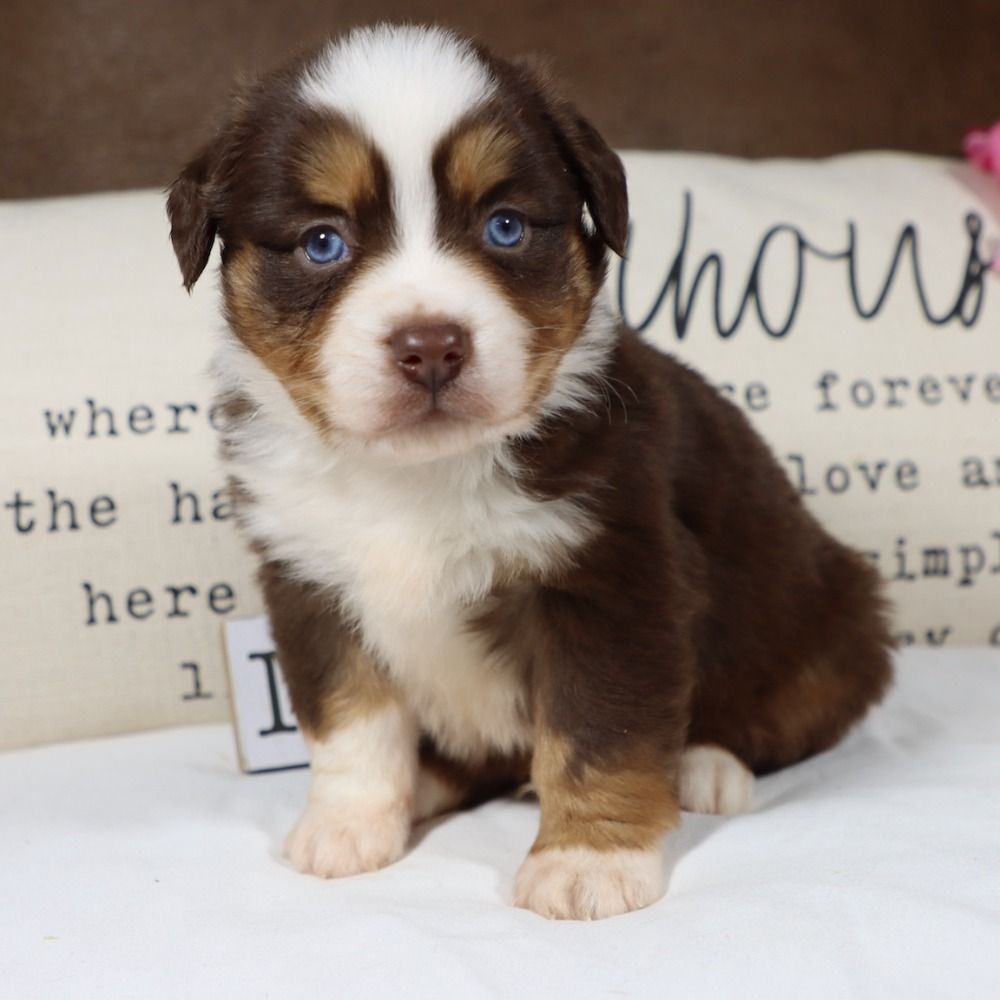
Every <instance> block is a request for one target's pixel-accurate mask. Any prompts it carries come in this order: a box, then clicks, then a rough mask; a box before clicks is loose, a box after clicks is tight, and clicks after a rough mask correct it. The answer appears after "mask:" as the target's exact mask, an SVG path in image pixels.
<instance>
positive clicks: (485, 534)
mask: <svg viewBox="0 0 1000 1000" xmlns="http://www.w3.org/2000/svg"><path fill="white" fill-rule="evenodd" d="M215 367H216V372H217V373H219V376H220V379H221V381H222V385H223V388H224V390H226V389H228V390H235V391H240V392H243V393H246V394H247V395H248V396H249V398H251V399H252V400H253V401H254V402H255V403H256V411H255V414H254V416H253V417H252V418H251V419H250V420H249V421H248V422H246V423H245V424H242V425H240V426H238V427H237V428H235V429H234V431H233V435H232V436H233V442H232V443H233V454H232V457H231V459H230V462H229V471H230V472H231V473H233V474H234V475H236V476H237V477H238V478H239V479H240V480H241V481H242V482H243V483H245V485H246V486H247V487H248V489H249V490H250V492H251V493H252V494H253V495H254V497H255V501H256V502H254V503H253V504H250V505H248V506H247V508H246V510H245V511H244V522H245V527H246V528H247V530H248V531H249V533H250V535H251V536H252V537H253V538H255V539H257V540H258V541H260V542H261V543H263V544H264V545H265V546H266V548H267V551H268V553H269V554H270V555H271V556H272V557H274V558H277V559H281V560H284V561H286V562H287V563H289V564H290V565H291V566H292V567H293V569H294V570H295V571H296V572H297V573H299V574H300V575H301V576H302V578H303V579H307V580H310V581H312V582H314V583H317V584H319V585H321V586H324V587H326V588H328V589H329V591H330V593H331V596H333V595H336V596H337V598H338V599H339V600H340V603H341V607H342V609H343V610H344V611H345V612H346V613H347V614H348V616H349V617H350V618H351V619H353V620H354V621H355V622H357V624H358V625H359V626H360V634H361V637H362V640H363V642H364V644H365V646H366V647H367V648H368V650H369V651H370V652H371V653H372V654H373V655H374V656H375V658H376V659H377V660H378V661H379V662H381V663H383V664H384V665H385V666H386V667H387V668H388V670H389V672H390V673H391V674H392V676H393V677H394V678H395V679H396V681H397V683H398V684H399V686H400V688H401V689H402V690H403V692H404V694H405V695H406V697H407V700H408V702H409V703H410V705H411V707H412V708H413V710H414V712H415V713H416V715H417V718H418V720H419V721H420V723H421V725H422V726H423V727H424V728H425V729H426V730H427V731H428V732H430V733H431V734H432V735H433V736H434V737H435V738H436V739H437V740H439V742H440V744H441V747H442V749H444V750H445V751H446V752H448V753H452V754H454V755H456V756H458V757H464V758H479V757H482V756H483V755H484V754H485V753H487V752H488V751H489V750H491V749H495V750H500V751H504V752H509V751H512V750H516V749H520V748H525V747H527V746H528V744H529V742H530V731H529V727H528V722H527V718H526V711H525V705H524V691H523V686H522V683H521V679H520V677H519V676H518V675H517V673H516V672H515V671H514V669H513V667H512V666H511V665H510V664H508V663H506V662H505V661H504V660H503V658H502V657H500V656H498V655H496V654H491V653H490V652H489V651H488V650H487V648H486V646H485V643H484V642H483V640H482V639H481V638H480V637H479V636H478V635H477V634H476V633H475V632H474V631H470V630H469V628H468V624H469V609H470V608H471V607H472V606H473V605H475V604H476V603H477V602H478V601H480V600H481V599H482V598H484V597H486V596H487V595H488V594H489V592H490V590H491V588H492V586H493V584H494V582H495V580H496V576H497V573H498V571H499V570H501V569H502V568H503V566H504V564H506V563H507V562H508V561H515V562H517V563H519V564H521V565H524V566H528V567H533V568H535V569H536V570H538V571H542V570H544V569H546V568H548V567H551V566H552V565H553V564H554V563H557V562H559V561H560V560H564V559H568V558H571V553H572V551H573V550H574V549H576V548H577V547H578V546H579V545H580V544H581V543H582V542H583V541H584V540H585V539H586V538H587V537H588V534H589V532H590V530H591V525H590V523H589V521H588V519H587V517H586V516H585V515H584V514H583V513H582V511H581V510H580V509H579V508H578V507H577V505H576V503H575V502H574V501H573V500H571V499H560V500H554V501H545V500H538V499H535V498H532V497H529V496H527V495H525V494H524V493H522V492H521V490H520V489H519V488H518V486H517V483H516V481H515V478H514V471H515V470H513V469H512V467H511V462H510V458H509V456H508V454H507V449H506V447H505V446H504V445H503V444H502V443H501V444H489V445H482V446H478V447H475V448H473V449H471V450H470V451H468V452H466V453H464V454H460V455H456V456H453V457H448V458H441V459H437V460H434V461H427V462H423V463H421V464H411V465H400V464H398V463H396V462H394V461H390V460H388V459H386V458H385V457H384V456H383V455H381V454H372V453H370V452H369V451H368V450H366V449H365V448H364V447H361V446H358V445H357V444H356V443H354V442H351V441H349V440H345V441H341V442H339V444H335V445H333V446H331V445H330V444H328V443H327V442H324V441H323V440H322V439H321V438H320V436H319V434H318V433H317V432H316V431H315V430H314V429H313V427H312V425H310V424H309V423H308V422H307V421H306V420H305V419H304V418H303V417H302V416H301V415H300V414H299V413H298V411H297V409H296V408H295V406H294V404H293V403H292V402H291V400H290V399H289V398H288V396H287V394H286V393H285V390H284V388H283V387H282V385H281V383H280V382H279V381H278V380H277V379H276V378H275V377H274V376H273V375H272V374H271V373H270V372H269V371H268V370H267V369H266V368H265V367H264V365H263V364H261V363H260V362H259V361H258V360H257V359H256V358H254V357H253V355H252V354H250V353H249V352H248V351H246V350H245V349H244V348H242V347H241V346H239V345H238V344H237V342H236V341H235V340H234V339H232V338H230V339H228V340H227V341H226V343H225V345H224V346H223V348H222V349H221V351H220V353H219V356H218V357H217V360H216V365H215Z"/></svg>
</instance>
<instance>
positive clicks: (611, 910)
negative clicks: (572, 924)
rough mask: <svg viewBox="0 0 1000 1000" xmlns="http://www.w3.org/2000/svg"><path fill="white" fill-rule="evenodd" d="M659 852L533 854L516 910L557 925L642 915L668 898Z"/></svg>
mask: <svg viewBox="0 0 1000 1000" xmlns="http://www.w3.org/2000/svg"><path fill="white" fill-rule="evenodd" d="M663 890H664V869H663V854H662V852H661V851H660V850H659V849H656V850H648V851H639V850H618V851H595V850H592V849H590V848H585V847H567V848H551V849H549V850H543V851H539V852H538V853H537V854H529V855H528V857H527V859H526V860H525V862H524V864H522V865H521V870H520V871H519V872H518V873H517V878H516V880H515V882H514V905H515V906H520V907H523V908H524V909H526V910H534V911H535V913H538V914H540V915H541V916H543V917H549V918H550V919H556V920H600V919H601V918H603V917H612V916H615V915H616V914H619V913H628V912H629V911H631V910H639V909H641V908H642V907H644V906H649V904H650V903H655V902H656V900H658V899H659V898H660V897H661V896H662V895H663Z"/></svg>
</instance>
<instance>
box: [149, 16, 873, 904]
mask: <svg viewBox="0 0 1000 1000" xmlns="http://www.w3.org/2000/svg"><path fill="white" fill-rule="evenodd" d="M168 211H169V215H170V220H171V223H172V230H171V237H172V240H173V245H174V248H175V250H176V253H177V258H178V260H179V262H180V267H181V271H182V274H183V279H184V284H185V286H186V287H187V288H189V289H190V287H191V286H192V285H193V284H194V283H195V281H196V280H197V278H198V276H199V275H200V274H201V272H202V270H203V269H204V267H205V265H206V262H207V261H208V258H209V253H210V251H211V248H212V245H213V243H214V241H215V239H216V237H218V238H219V239H220V240H221V244H222V270H221V275H222V288H223V293H224V298H225V308H226V314H227V318H228V322H229V327H230V329H231V333H230V334H229V335H228V336H226V337H225V339H224V340H223V342H222V343H221V345H220V347H219V349H218V352H217V356H216V359H215V363H214V371H215V375H216V378H217V381H218V387H219V392H220V399H221V400H222V401H223V403H224V411H225V414H226V421H225V424H226V426H225V428H224V432H223V453H224V458H225V462H226V464H227V468H228V472H229V475H230V477H231V487H232V491H233V495H234V497H235V499H236V502H237V505H238V516H239V523H240V525H241V526H242V530H243V531H244V532H245V534H246V536H247V538H248V539H249V541H250V544H251V545H252V547H253V549H254V550H255V552H256V553H257V554H258V555H259V557H260V561H261V568H260V581H261V584H262V587H263V592H264V596H265V599H266V602H267V608H268V610H269V613H270V619H271V625H272V629H273V633H274V638H275V642H276V645H277V652H278V657H279V659H280V662H281V666H282V669H283V670H284V674H285V677H286V679H287V682H288V687H289V690H290V693H291V698H292V702H293V705H294V708H295V712H296V714H297V716H298V719H299V722H300V725H301V727H302V731H303V733H304V735H305V737H306V741H307V743H308V746H309V752H310V759H311V765H312V779H311V780H312V784H311V791H310V795H309V801H308V804H307V806H306V808H305V812H304V814H303V816H302V818H301V819H300V820H299V822H298V825H297V826H296V827H295V828H294V829H293V831H292V832H291V834H290V836H289V838H288V841H287V845H286V853H287V856H288V858H289V859H290V861H291V863H292V864H293V865H294V866H295V867H296V868H298V869H300V870H301V871H303V872H311V873H313V874H316V875H320V876H325V877H332V876H343V875H352V874H355V873H358V872H366V871H371V870H373V869H377V868H380V867H382V866H384V865H388V864H391V863H392V862H393V861H395V860H396V859H397V858H399V857H400V856H401V855H402V854H403V852H404V850H405V848H406V844H407V839H408V837H409V834H410V828H411V825H412V824H413V822H414V821H415V820H418V819H421V818H425V817H428V816H431V815H434V814H436V813H439V812H442V811H445V810H449V809H454V808H456V807H459V806H462V805H466V804H470V803H474V802H477V801H481V800H483V799H484V798H486V797H488V796H491V795H494V794H497V793H499V792H502V791H505V790H510V789H513V788H516V787H517V786H519V785H521V784H523V783H524V782H526V781H529V780H530V782H531V783H532V785H533V787H534V789H535V790H536V792H537V794H538V798H539V800H540V804H541V824H540V828H539V832H538V836H537V839H536V840H535V842H534V846H533V847H532V848H531V852H530V854H529V855H528V857H527V859H526V860H525V861H524V863H523V864H522V865H521V868H520V871H519V873H518V875H517V878H516V882H515V885H514V901H515V903H516V904H517V905H519V906H523V907H527V908H530V909H532V910H535V911H536V912H538V913H540V914H543V915H545V916H548V917H563V918H596V917H606V916H609V915H611V914H617V913H622V912H625V911H628V910H633V909H636V908H639V907H643V906H646V905H647V904H649V903H652V902H653V901H654V900H656V899H657V898H658V897H659V896H661V895H662V893H663V891H664V857H663V852H662V847H661V841H662V838H663V836H664V834H666V833H667V832H668V831H670V830H671V829H673V828H674V827H676V826H677V825H678V823H679V820H680V810H681V809H682V808H688V809H694V810H703V811H707V812H718V813H731V812H737V811H739V810H742V809H745V808H746V807H747V805H748V801H749V796H750V787H751V782H752V772H758V773H760V772H766V771H770V770H772V769H774V768H779V767H783V766H785V765H787V764H791V763H793V762H795V761H798V760H801V759H802V758H804V757H806V756H808V755H810V754H814V753H816V752H818V751H820V750H824V749H826V748H827V747H830V746H831V745H832V744H833V743H835V742H836V741H837V740H838V739H839V738H840V737H841V736H842V735H843V733H844V732H845V730H846V729H847V728H848V727H849V726H850V725H851V724H852V723H853V722H855V721H856V720H857V719H858V718H859V717H860V716H861V715H862V714H863V713H864V711H865V710H866V708H867V707H868V706H869V705H870V704H872V703H873V702H874V701H875V700H876V699H878V698H879V696H880V695H881V694H882V692H883V690H884V689H885V687H886V685H887V683H888V680H889V676H890V658H889V654H888V650H889V646H890V641H889V637H888V634H887V626H886V620H885V614H884V606H883V602H882V599H881V597H880V594H879V584H878V581H877V578H876V575H875V573H874V572H873V571H872V569H870V568H869V567H868V565H867V564H866V563H865V562H864V561H863V560H862V559H861V558H860V557H859V556H858V555H856V554H855V553H854V552H852V551H850V550H848V549H847V548H845V547H844V546H843V545H841V544H839V543H838V542H836V541H835V540H834V539H832V538H831V537H830V536H829V535H828V534H826V532H825V531H824V530H823V529H822V528H821V527H820V526H819V525H818V524H817V522H816V521H815V520H814V519H813V518H812V517H811V516H810V514H809V513H808V512H807V511H806V510H805V509H804V507H803V506H802V504H801V502H800V500H799V498H798V496H797V495H796V493H795V492H794V490H793V488H792V487H791V485H790V484H789V482H788V481H787V479H786V478H785V476H784V474H783V473H782V471H781V470H780V468H779V466H778V465H777V463H776V461H775V459H774V458H773V457H772V455H771V453H770V452H769V450H768V448H767V447H766V445H765V444H764V443H763V442H762V441H761V439H760V438H759V437H758V436H757V435H756V434H755V433H754V431H753V430H752V429H751V428H750V426H749V424H748V423H747V421H746V420H745V419H744V418H743V417H742V415H741V414H740V413H739V412H738V411H737V410H736V409H735V408H734V407H733V406H731V405H730V404H729V403H727V402H726V401H724V400H723V399H722V398H721V397H720V396H718V395H717V394H716V393H715V392H714V391H713V390H712V389H711V388H710V387H709V386H708V385H707V384H706V383H705V382H704V381H703V380H702V379H701V378H700V377H699V376H698V375H696V374H695V373H694V372H692V371H691V370H690V369H688V368H686V367H684V366H683V365H681V364H679V363H678V362H677V361H675V360H672V359H671V358H669V357H667V356H665V355H663V354H661V353H659V352H657V351H656V350H654V349H653V348H652V347H650V346H649V345H648V344H646V343H644V342H643V341H642V340H641V339H640V338H639V337H638V336H637V335H636V334H634V333H633V332H631V331H629V330H627V329H624V328H623V327H622V326H621V325H620V324H619V322H618V321H617V319H616V318H615V317H614V316H613V315H612V314H611V312H610V311H609V310H608V308H607V307H606V306H605V305H604V303H603V301H602V300H601V299H600V297H599V290H600V287H601V284H602V280H603V277H604V272H605V266H606V254H607V250H608V248H610V249H611V250H612V251H614V252H615V253H616V254H621V253H622V252H623V251H624V249H625V241H626V233H627V223H628V204H627V195H626V186H625V177H624V173H623V170H622V165H621V163H620V161H619V159H618V157H617V156H616V155H615V154H614V153H613V152H612V151H611V150H610V149H609V148H608V146H607V145H606V144H605V143H604V141H603V140H602V139H601V137H600V136H599V135H598V134H597V132H596V131H595V130H594V128H593V127H592V126H591V125H590V124H589V123H588V122H587V121H586V120H585V119H583V118H582V117H581V116H580V115H579V114H578V113H577V111H576V110H575V109H574V108H573V107H572V106H571V105H570V104H568V103H566V102H565V101H564V100H563V99H561V98H560V97H559V96H557V95H556V94H555V93H554V92H553V90H552V88H551V87H550V85H549V83H548V82H547V80H546V79H545V78H544V77H543V76H542V75H541V74H540V73H539V72H538V71H536V70H534V69H532V68H530V67H529V66H527V65H524V64H521V63H518V62H508V61H506V60H503V59H500V58H497V57H496V56H494V55H491V54H490V53H489V52H487V51H486V50H485V49H483V48H481V47H479V46H477V45H474V44H472V43H470V42H467V41H464V40H462V39H460V38H458V37H455V36H454V35H452V34H450V33H448V32H445V31H442V30H438V29H423V28H413V27H406V28H394V27H386V26H381V27H377V28H374V29H371V30H363V31H355V32H353V33H352V34H350V35H348V36H347V37H345V38H344V39H342V40H339V41H334V42H332V43H330V44H328V45H327V46H325V47H324V48H323V49H322V50H321V51H320V52H319V53H318V54H316V55H314V56H313V57H311V58H306V59H303V60H300V61H298V62H296V63H294V64H293V65H291V66H289V67H287V68H285V69H283V70H281V71H279V72H277V73H275V74H273V75H271V76H268V77H266V78H264V79H263V80H262V81H260V82H259V83H257V84H256V85H254V86H251V87H250V88H249V89H247V90H246V91H245V92H244V93H242V95H241V96H240V97H239V99H238V100H237V101H236V102H235V104H234V106H233V108H232V110H231V113H230V116H229V118H228V120H227V121H226V122H225V123H224V124H223V126H222V127H221V129H220V130H219V132H218V134H217V136H216V137H215V138H214V139H213V140H212V142H211V143H210V144H209V145H208V147H207V149H205V151H204V152H203V153H202V154H201V155H200V156H198V157H197V158H196V159H195V160H194V161H193V162H192V163H190V164H189V165H188V166H187V167H186V169H185V170H184V171H183V173H182V174H181V175H180V177H179V178H178V180H177V181H176V182H175V183H174V185H173V186H172V187H171V189H170V194H169V204H168Z"/></svg>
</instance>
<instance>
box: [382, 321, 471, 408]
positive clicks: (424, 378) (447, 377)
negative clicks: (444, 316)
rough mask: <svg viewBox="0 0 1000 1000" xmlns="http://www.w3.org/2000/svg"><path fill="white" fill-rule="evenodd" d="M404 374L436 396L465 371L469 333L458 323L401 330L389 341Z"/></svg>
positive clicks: (468, 348) (410, 327) (405, 327)
mask: <svg viewBox="0 0 1000 1000" xmlns="http://www.w3.org/2000/svg"><path fill="white" fill-rule="evenodd" d="M389 346H390V347H391V348H392V353H393V356H394V357H395V359H396V363H397V364H398V365H399V367H400V368H401V369H402V372H403V374H404V375H405V376H406V377H407V378H408V379H409V380H410V381H411V382H417V383H419V384H420V385H422V386H424V387H425V388H427V389H429V390H430V391H431V393H432V394H436V393H437V391H438V389H440V388H441V386H443V385H445V384H446V383H447V382H450V381H451V380H452V379H453V378H455V376H456V375H458V373H459V372H460V371H461V370H462V365H464V364H465V360H466V358H468V356H469V350H470V340H469V334H468V331H467V330H466V329H465V327H464V326H459V325H458V324H457V323H433V324H428V325H427V326H404V327H400V328H399V329H398V330H396V331H395V333H393V334H392V336H391V337H390V338H389Z"/></svg>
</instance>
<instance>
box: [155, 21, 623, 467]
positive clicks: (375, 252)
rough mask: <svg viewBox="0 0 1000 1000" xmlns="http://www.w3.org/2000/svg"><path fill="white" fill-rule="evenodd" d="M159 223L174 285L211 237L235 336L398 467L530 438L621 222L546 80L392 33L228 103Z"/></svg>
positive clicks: (598, 144) (196, 266) (614, 162)
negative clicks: (174, 269) (172, 258)
mask: <svg viewBox="0 0 1000 1000" xmlns="http://www.w3.org/2000/svg"><path fill="white" fill-rule="evenodd" d="M168 212H169V215H170V220H171V225H172V229H171V239H172V241H173V245H174V249H175V251H176V254H177V258H178V261H179V262H180V266H181V271H182V273H183V277H184V283H185V285H186V286H187V287H188V288H190V287H191V286H192V285H193V284H194V282H195V281H196V280H197V279H198V276H199V275H200V274H201V272H202V270H203V269H204V267H205V265H206V263H207V260H208V257H209V254H210V252H211V248H212V245H213V243H214V241H215V238H216V236H218V237H219V238H220V240H221V243H222V282H223V289H224V295H225V302H226V309H227V314H228V318H229V321H230V324H231V326H232V329H233V331H234V333H235V334H236V337H237V338H238V340H239V341H240V342H241V344H242V346H243V348H244V349H246V350H248V351H250V352H252V353H253V354H254V355H256V356H257V358H258V359H259V360H260V361H261V362H263V364H264V365H265V366H266V368H267V369H268V370H269V371H270V372H271V373H272V374H273V376H275V377H277V378H278V379H280V381H281V382H282V384H283V385H284V387H285V389H286V390H287V392H288V393H289V395H290V396H291V398H292V399H293V400H294V402H295V404H296V405H297V407H298V408H299V410H300V411H301V412H302V414H303V415H304V416H305V417H306V418H307V419H309V420H310V421H311V422H312V423H313V424H314V425H315V426H316V427H317V428H318V429H319V430H320V431H321V432H322V433H323V434H324V435H325V436H327V437H328V438H334V439H337V438H344V437H350V438H355V439H358V440H361V441H363V442H365V443H366V444H368V445H373V446H375V447H386V448H388V450H390V451H392V452H393V453H397V454H406V453H412V454H413V455H417V454H420V455H424V454H426V455H435V454H444V453H448V452H454V451H456V450H460V449H462V448H464V447H469V446H472V445H474V444H476V443H478V442H481V441H484V440H491V439H497V438H500V437H502V436H504V435H506V434H510V433H517V432H519V431H523V430H525V429H526V428H528V427H530V426H531V425H532V423H533V421H534V420H535V419H536V418H537V415H538V414H539V413H540V412H541V411H542V410H543V409H544V407H545V405H546V400H547V399H549V398H550V397H551V396H552V395H553V393H555V392H557V385H556V383H557V381H558V377H559V376H560V372H561V371H562V370H563V369H565V368H566V367H567V362H566V360H565V359H566V355H567V354H568V353H569V352H571V351H572V350H573V349H574V345H578V342H579V341H580V338H581V333H582V331H583V330H584V327H585V325H586V324H587V321H588V318H589V316H590V313H591V309H592V306H593V301H594V296H595V294H596V292H597V290H598V288H599V286H600V283H601V281H602V279H603V273H604V266H605V255H606V247H610V248H611V249H613V250H614V251H615V252H617V253H621V252H622V251H623V249H624V243H625V237H626V227H627V220H628V205H627V196H626V189H625V178H624V173H623V170H622V166H621V163H620V161H619V159H618V157H617V156H615V154H614V153H613V152H612V151H611V150H610V149H609V148H608V147H607V145H605V143H604V141H603V140H602V139H601V138H600V136H599V135H598V134H597V133H596V132H595V130H594V129H593V127H592V126H590V125H589V124H588V123H587V122H586V121H585V120H584V119H583V118H581V117H580V115H579V114H578V113H577V112H576V111H575V110H574V109H573V108H572V107H571V106H570V105H569V104H567V103H566V102H565V101H563V100H562V99H560V98H559V97H558V96H556V95H555V94H554V92H553V91H552V90H551V88H550V87H549V85H548V84H547V82H546V81H545V79H544V78H543V76H542V75H541V74H539V73H538V72H536V71H535V70H533V69H530V68H528V67H527V66H524V65H520V64H513V63H509V62H506V61H504V60H501V59H498V58H496V57H494V56H491V55H490V54H489V53H487V52H486V51H485V50H483V49H481V48H478V47H475V46H473V45H472V44H470V43H468V42H466V41H463V40H461V39H459V38H457V37H455V36H453V35H451V34H450V33H447V32H445V31H442V30H438V29H421V28H391V27H379V28H376V29H372V30H363V31H356V32H354V33H352V34H351V35H349V36H347V37H346V38H344V39H342V40H340V41H336V42H332V43H330V44H329V45H328V46H326V47H325V48H324V49H322V50H321V51H320V53H319V54H318V55H316V56H314V57H313V58H311V59H308V60H305V61H300V62H298V63H296V64H295V65H293V66H291V67H288V68H285V69H284V70H282V71H280V72H278V73H276V74H274V75H272V76H270V77H267V78H265V79H264V80H262V81H261V82H259V83H257V84H256V85H254V86H253V87H251V88H250V89H248V90H247V91H246V92H245V93H243V94H242V95H241V96H240V97H239V98H238V99H237V100H236V102H235V104H234V107H233V108H232V110H231V112H230V115H229V118H228V120H227V121H226V123H225V124H224V125H223V127H222V128H221V129H220V131H219V133H218V135H217V137H216V139H215V140H214V141H213V142H212V143H211V144H210V145H209V146H208V148H207V149H206V150H205V151H204V152H203V153H202V154H201V155H200V156H199V157H198V158H196V159H195V160H194V161H193V162H192V163H190V164H189V165H188V166H187V167H186V168H185V170H184V171H183V173H182V174H181V175H180V177H179V178H178V179H177V181H176V182H175V183H174V184H173V186H172V187H171V189H170V195H169V200H168ZM579 350H580V347H579V346H577V351H578V352H579ZM570 367H572V366H570ZM576 367H577V368H579V365H577V366H576Z"/></svg>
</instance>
